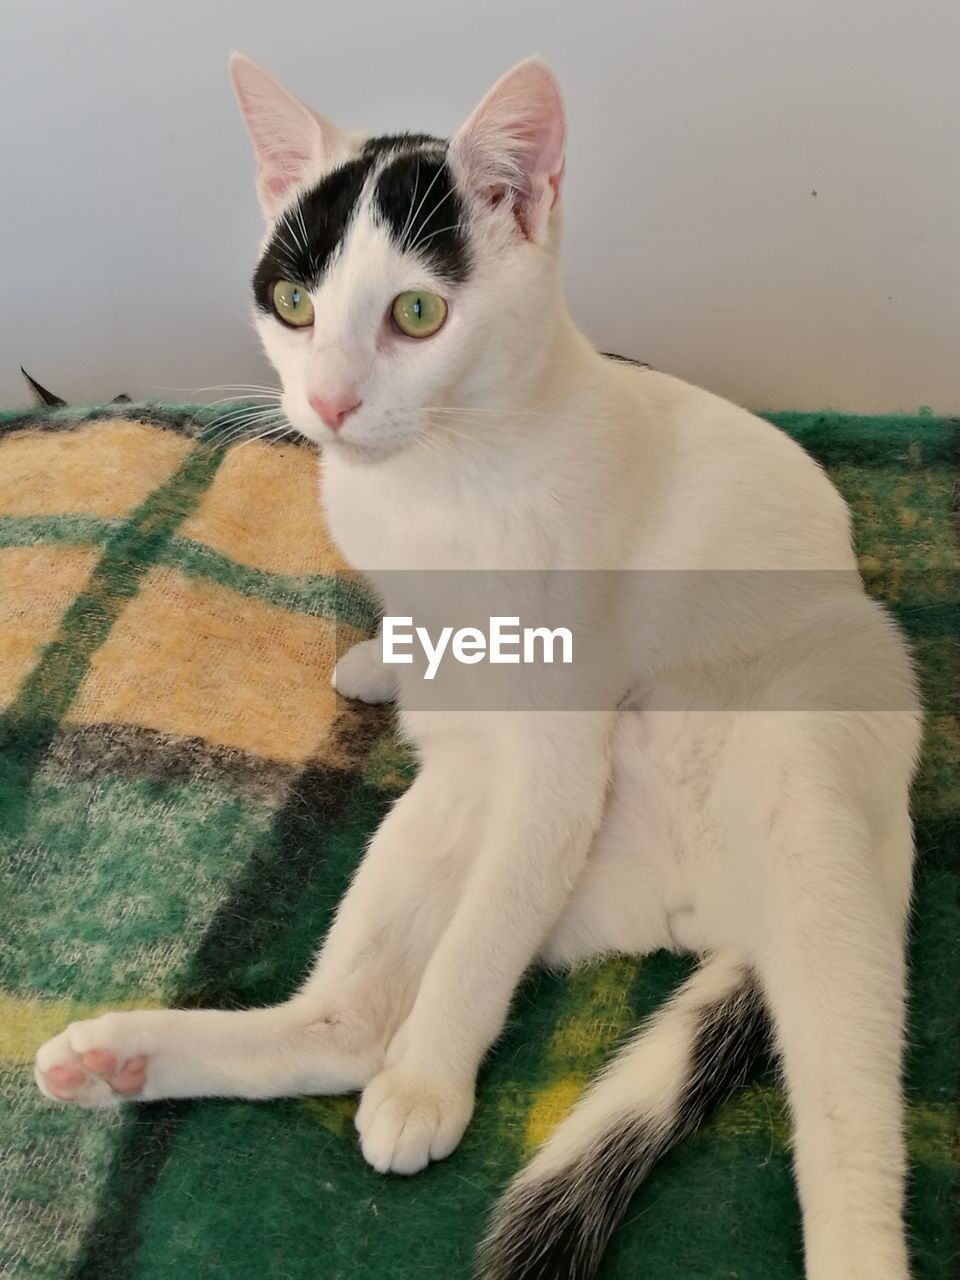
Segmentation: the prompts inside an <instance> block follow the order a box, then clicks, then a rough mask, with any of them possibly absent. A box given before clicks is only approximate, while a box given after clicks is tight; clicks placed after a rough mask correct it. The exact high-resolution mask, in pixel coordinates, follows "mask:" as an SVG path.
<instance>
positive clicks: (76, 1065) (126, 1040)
mask: <svg viewBox="0 0 960 1280" xmlns="http://www.w3.org/2000/svg"><path fill="white" fill-rule="evenodd" d="M130 1016H131V1015H129V1014H123V1013H107V1014H104V1015H103V1016H102V1017H100V1018H91V1019H89V1020H88V1021H85V1022H73V1023H71V1024H70V1026H69V1027H67V1029H66V1031H61V1032H60V1034H59V1035H58V1036H54V1037H53V1039H52V1040H48V1041H47V1043H46V1044H45V1045H42V1046H41V1048H40V1049H39V1050H38V1051H37V1057H36V1062H35V1064H34V1075H35V1076H36V1081H37V1084H38V1086H39V1088H40V1091H41V1093H44V1094H46V1096H47V1097H48V1098H53V1099H54V1100H55V1101H57V1102H74V1103H76V1104H77V1105H78V1106H81V1107H90V1108H101V1107H115V1106H118V1105H119V1104H120V1103H121V1102H126V1101H129V1100H130V1099H131V1098H137V1097H138V1096H142V1095H143V1093H144V1090H145V1089H146V1085H147V1068H148V1064H149V1057H148V1055H147V1054H146V1053H141V1052H139V1051H138V1046H136V1045H135V1044H132V1043H130V1037H129V1035H126V1034H124V1032H125V1031H126V1030H127V1027H125V1025H124V1019H127V1018H129V1017H130Z"/></svg>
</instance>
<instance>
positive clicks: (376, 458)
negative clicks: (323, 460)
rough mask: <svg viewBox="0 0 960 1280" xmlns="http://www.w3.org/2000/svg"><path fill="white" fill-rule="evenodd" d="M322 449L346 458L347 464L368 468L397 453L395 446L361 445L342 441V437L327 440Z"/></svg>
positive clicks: (351, 441)
mask: <svg viewBox="0 0 960 1280" xmlns="http://www.w3.org/2000/svg"><path fill="white" fill-rule="evenodd" d="M323 447H324V448H325V449H329V450H330V451H331V452H333V453H337V454H339V455H340V457H342V458H346V459H347V460H348V461H349V462H353V463H356V464H358V465H359V466H368V467H369V466H374V465H375V464H376V463H378V462H384V461H385V460H386V459H387V458H389V457H391V456H392V455H393V454H395V453H397V452H398V451H399V450H398V448H397V446H396V445H388V444H374V443H370V442H365V443H361V442H359V441H357V440H344V438H343V437H342V436H334V437H333V439H331V440H327V441H326V442H325V443H324V446H323Z"/></svg>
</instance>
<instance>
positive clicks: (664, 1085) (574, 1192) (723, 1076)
mask: <svg viewBox="0 0 960 1280" xmlns="http://www.w3.org/2000/svg"><path fill="white" fill-rule="evenodd" d="M767 1042H768V1020H767V1014H766V1010H765V1007H764V1003H763V1000H762V997H761V995H760V992H759V989H758V987H757V985H756V982H755V980H754V978H753V975H752V974H751V972H750V970H749V969H747V968H746V967H745V966H744V965H743V964H742V963H741V962H739V961H737V960H735V959H732V958H730V957H727V956H722V955H718V956H714V957H711V958H710V959H708V960H707V961H705V962H704V964H703V965H701V967H700V968H699V969H698V970H697V972H696V973H694V974H693V975H692V976H691V977H690V979H689V980H688V981H687V982H686V983H685V984H684V985H683V986H682V987H681V988H680V990H679V991H678V992H677V994H676V995H675V996H674V997H673V999H672V1000H670V1001H669V1003H668V1004H666V1005H665V1006H664V1008H663V1009H661V1010H660V1011H659V1012H658V1013H657V1014H656V1015H655V1016H654V1017H653V1018H652V1019H651V1021H650V1022H649V1024H648V1025H647V1026H646V1027H645V1028H644V1029H643V1030H642V1031H641V1033H640V1034H639V1035H638V1036H637V1037H636V1038H635V1039H634V1040H633V1041H632V1042H631V1043H630V1044H629V1045H627V1046H626V1048H625V1049H623V1050H622V1052H621V1053H619V1054H618V1055H617V1057H616V1058H615V1059H614V1061H613V1062H612V1064H611V1065H610V1066H609V1067H608V1068H607V1070H606V1071H605V1072H604V1073H603V1075H602V1076H600V1078H599V1079H598V1080H597V1081H596V1083H595V1084H594V1085H593V1086H592V1087H591V1088H590V1089H589V1090H588V1092H587V1093H586V1095H585V1096H584V1098H583V1099H582V1101H581V1102H580V1103H579V1104H578V1105H577V1107H576V1108H575V1109H574V1111H573V1113H572V1114H571V1115H570V1117H569V1118H568V1119H567V1120H566V1121H565V1122H564V1123H563V1124H561V1125H560V1126H559V1128H558V1129H557V1131H556V1132H555V1133H554V1134H553V1135H552V1137H551V1138H550V1139H549V1140H548V1141H547V1142H546V1143H545V1144H544V1145H543V1146H542V1147H541V1148H540V1150H539V1151H538V1152H537V1154H536V1156H535V1157H534V1158H533V1160H532V1161H531V1163H530V1164H529V1165H528V1166H527V1167H526V1168H525V1169H524V1170H523V1172H522V1173H520V1174H519V1175H518V1177H517V1178H516V1179H515V1180H514V1182H513V1183H512V1184H511V1186H510V1187H509V1188H508V1190H507V1192H506V1194H505V1195H504V1196H503V1198H502V1200H501V1201H500V1203H499V1205H498V1206H497V1209H496V1212H495V1214H494V1219H493V1223H492V1225H491V1228H490V1231H489V1234H488V1235H487V1238H486V1240H485V1241H484V1243H483V1245H482V1246H481V1249H480V1259H479V1268H478V1276H479V1278H480V1280H589V1277H592V1276H593V1275H594V1274H595V1272H596V1270H597V1267H598V1265H599V1262H600V1258H601V1256H602V1254H603V1251H604V1249H605V1248H606V1245H607V1241H608V1240H609V1238H610V1236H611V1234H612V1232H613V1231H614V1229H615V1228H616V1226H617V1225H618V1223H619V1222H620V1220H621V1219H622V1217H623V1215H624V1213H625V1212H626V1210H627V1206H628V1205H629V1203H630V1199H631V1197H632V1196H633V1194H634V1192H635V1191H636V1190H637V1188H638V1187H639V1186H640V1184H641V1183H642V1182H643V1181H644V1179H645V1178H646V1177H647V1175H648V1174H649V1173H650V1170H651V1169H652V1168H653V1166H654V1164H655V1163H656V1162H657V1161H658V1160H659V1159H660V1157H661V1156H663V1155H664V1154H665V1153H666V1152H667V1151H668V1150H669V1149H670V1148H671V1147H672V1146H674V1144H675V1143H677V1142H679V1141H680V1140H681V1139H682V1138H685V1137H686V1136H687V1135H688V1134H690V1133H692V1132H693V1131H694V1130H695V1129H696V1128H697V1127H698V1126H699V1125H700V1124H701V1122H702V1121H703V1120H704V1118H705V1117H706V1116H707V1115H708V1113H709V1112H710V1111H711V1110H712V1109H713V1107H714V1106H716V1105H717V1103H719V1102H721V1101H722V1100H723V1099H724V1098H725V1097H726V1096H727V1094H728V1093H729V1092H730V1091H731V1090H732V1089H734V1088H736V1087H737V1086H738V1085H740V1084H742V1083H743V1081H744V1079H745V1077H746V1074H747V1071H748V1070H749V1068H750V1065H751V1063H752V1062H753V1061H754V1060H755V1058H756V1057H757V1056H758V1054H759V1053H760V1052H762V1051H763V1050H764V1049H765V1048H766V1045H767Z"/></svg>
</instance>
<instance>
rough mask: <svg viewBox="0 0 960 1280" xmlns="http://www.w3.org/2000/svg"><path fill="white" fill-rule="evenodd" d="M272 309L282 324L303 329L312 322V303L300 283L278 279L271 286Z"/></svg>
mask: <svg viewBox="0 0 960 1280" xmlns="http://www.w3.org/2000/svg"><path fill="white" fill-rule="evenodd" d="M273 309H274V311H275V312H276V313H277V315H278V316H279V317H280V319H281V320H282V321H283V323H284V324H291V325H293V327H294V328H295V329H305V328H306V327H307V325H309V324H313V303H312V302H311V301H310V297H309V295H308V293H307V291H306V289H304V287H303V285H302V284H295V283H294V282H293V281H292V280H278V281H277V283H276V284H275V285H274V286H273Z"/></svg>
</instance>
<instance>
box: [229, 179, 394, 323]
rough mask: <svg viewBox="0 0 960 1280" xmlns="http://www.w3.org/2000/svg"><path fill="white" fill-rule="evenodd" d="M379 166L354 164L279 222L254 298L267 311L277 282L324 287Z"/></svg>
mask: <svg viewBox="0 0 960 1280" xmlns="http://www.w3.org/2000/svg"><path fill="white" fill-rule="evenodd" d="M374 163H375V156H374V155H369V156H359V157H358V158H357V159H356V160H348V161H347V163H346V164H342V165H340V167H339V168H338V169H334V170H333V172H332V173H328V174H327V175H326V177H325V178H324V179H323V180H322V181H321V182H318V183H317V185H316V186H315V187H313V188H312V190H310V191H308V192H306V194H305V195H303V196H302V197H301V198H300V200H298V201H297V203H296V204H295V205H293V207H292V208H290V209H288V210H287V212H286V213H285V214H284V215H283V216H282V217H281V218H280V219H279V220H278V222H277V225H276V227H275V228H274V232H273V235H272V236H271V238H270V243H269V244H268V245H267V247H266V249H265V251H264V254H263V257H262V258H261V259H260V261H259V262H258V263H257V269H256V271H255V272H254V276H253V296H254V299H255V300H256V304H257V306H258V307H259V308H260V310H261V311H267V312H269V311H272V310H273V300H272V298H271V296H270V291H271V287H272V285H274V284H275V283H276V281H277V280H294V281H296V283H297V284H302V285H306V286H307V288H313V287H315V286H316V285H317V284H318V283H319V282H320V278H321V277H322V275H323V273H324V271H326V269H327V267H328V266H329V264H330V259H331V258H332V257H333V255H334V253H335V252H336V250H337V248H338V246H339V245H340V244H341V243H342V241H343V238H344V236H345V235H346V234H347V230H348V228H349V226H350V223H351V222H352V220H353V217H354V215H355V214H356V211H357V206H358V204H359V201H360V194H361V192H362V191H363V186H364V183H365V182H366V181H367V178H368V177H369V176H370V173H371V172H372V170H373V167H374Z"/></svg>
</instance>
